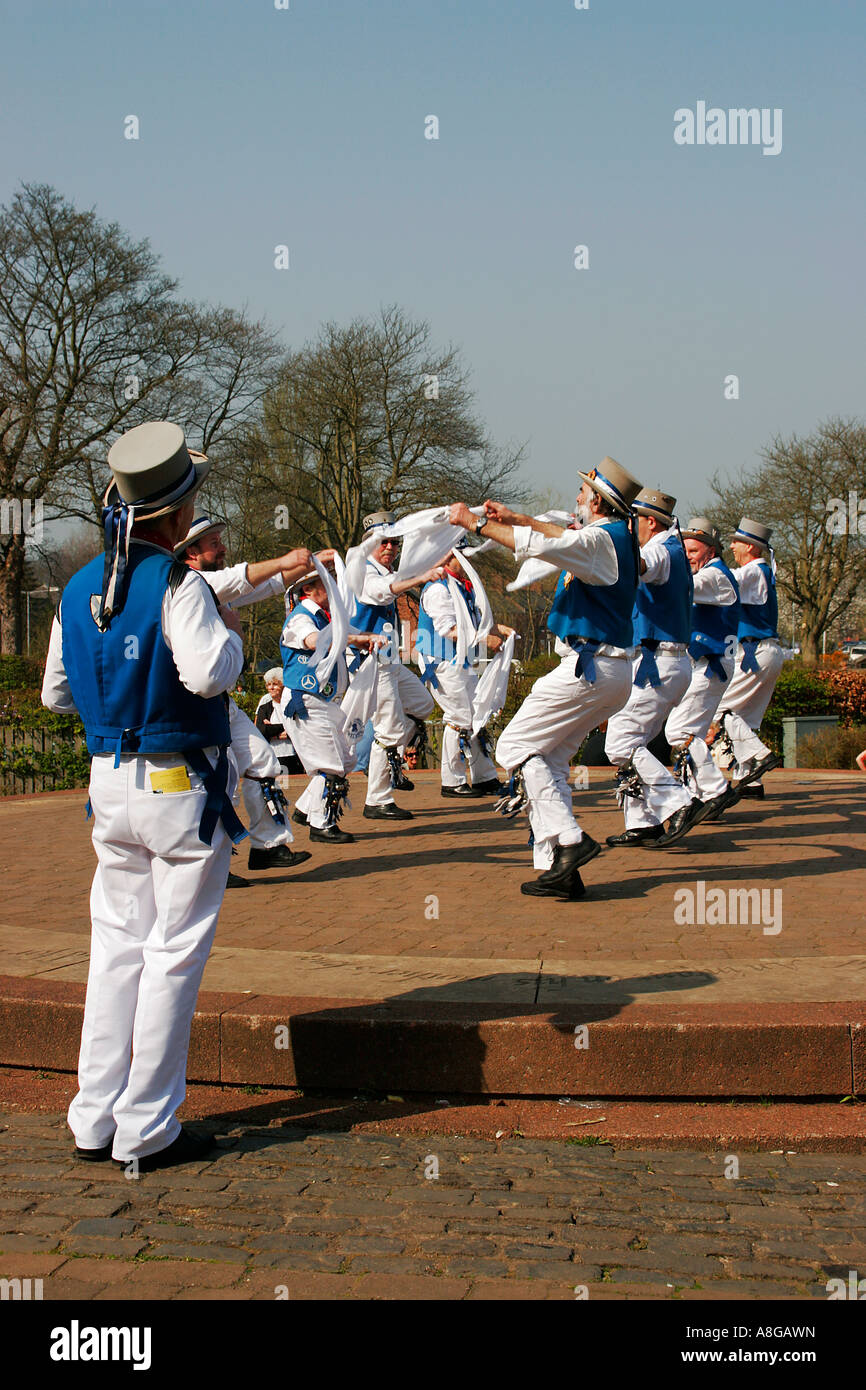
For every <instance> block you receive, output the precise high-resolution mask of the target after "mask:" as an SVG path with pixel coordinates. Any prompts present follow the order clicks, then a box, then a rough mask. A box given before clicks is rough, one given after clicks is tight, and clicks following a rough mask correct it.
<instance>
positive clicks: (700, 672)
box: [656, 516, 740, 848]
mask: <svg viewBox="0 0 866 1390" xmlns="http://www.w3.org/2000/svg"><path fill="white" fill-rule="evenodd" d="M683 540H684V542H685V547H686V554H687V555H688V557H689V564H690V566H691V570H692V578H693V582H694V595H693V603H692V624H691V626H692V632H691V638H690V640H689V656H690V658H691V667H692V674H691V680H690V681H689V685H688V689H687V690H686V693H685V694H684V695H683V697H682V699H681V700H680V702H679V704H678V705H677V706H676V708H675V709H673V710H672V711H671V713H670V714H669V715H668V718H667V722H666V724H665V738H666V739H667V741H668V743H669V744H670V746H671V750H672V752H673V755H674V772H675V774H676V776H677V777H679V779H680V781H681V782H682V784H683V787H684V788H685V790H686V791H687V792H688V793H689V794H690V795H691V796H692V797H693V799H695V800H696V801H697V802H698V803H699V804H698V805H697V806H692V808H691V812H690V824H691V825H697V824H698V822H699V821H702V820H705V819H706V817H707V816H709V815H711V814H712V813H713V812H714V811H722V810H724V809H725V807H726V806H727V805H730V804H731V803H732V801H733V798H734V793H733V791H731V790H729V788H728V784H727V782H726V781H725V779H724V777H723V776H722V774H721V772H720V771H719V769H718V768H717V767H716V764H715V763H714V762H713V758H712V755H711V753H710V750H709V748H708V747H707V744H706V737H707V734H708V732H709V728H710V724H711V723H712V720H713V715H714V714H715V712H716V709H717V707H718V704H719V700H720V698H721V697H722V695H723V694H724V691H725V687H726V686H727V684H728V681H729V680H730V678H731V672H732V671H733V669H734V651H735V649H736V645H737V625H738V623H739V619H740V594H739V589H738V588H737V581H736V580H735V579H734V576H733V575H732V573H731V571H730V570H729V569H728V566H727V565H726V564H725V562H724V560H723V559H722V545H721V537H720V535H719V533H718V531H717V529H716V528H715V526H713V524H712V522H711V521H710V520H709V519H708V518H707V517H705V516H695V517H692V519H691V520H690V522H689V524H688V526H687V527H686V529H685V530H684V531H683ZM656 845H659V846H661V847H662V848H664V836H662V837H661V838H660V839H659V840H657V841H656Z"/></svg>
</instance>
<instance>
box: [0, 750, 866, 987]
mask: <svg viewBox="0 0 866 1390" xmlns="http://www.w3.org/2000/svg"><path fill="white" fill-rule="evenodd" d="M857 776H858V774H854V775H852V774H845V773H835V774H833V773H819V772H806V771H791V772H775V773H773V774H771V776H770V777H768V779H767V788H768V792H767V797H766V799H765V800H764V801H762V802H752V803H749V802H741V803H739V804H738V805H737V806H736V807H734V808H733V809H732V810H731V812H730V813H729V814H728V815H726V816H725V817H724V819H723V820H722V821H720V822H719V823H718V824H715V825H702V826H700V827H699V828H697V829H696V830H695V831H694V832H693V833H692V834H691V835H689V836H687V837H686V839H685V840H683V841H682V843H681V845H678V846H675V847H673V848H672V849H671V851H670V852H668V853H665V854H654V853H650V852H648V851H635V850H633V849H631V850H624V849H619V850H610V851H608V850H605V852H604V854H603V855H602V856H601V857H600V858H598V859H596V860H594V861H593V863H592V864H591V865H589V866H588V867H587V869H586V871H585V874H584V878H585V881H586V883H587V886H588V889H589V893H588V896H587V898H586V899H585V900H584V901H582V902H581V903H579V904H562V903H553V904H551V903H550V902H547V901H545V902H544V903H543V904H542V905H541V906H539V901H538V899H534V898H527V897H522V896H521V894H520V883H521V882H522V881H523V880H525V879H527V878H531V877H533V873H534V871H533V870H532V867H531V856H530V853H529V851H528V849H527V845H526V841H527V834H528V830H527V824H526V821H525V818H524V817H522V816H521V817H520V818H518V820H516V821H505V820H503V819H502V818H501V817H500V816H497V815H495V814H494V812H493V809H492V800H484V801H478V802H472V801H470V802H468V803H466V804H461V803H457V802H454V801H443V800H442V799H441V797H440V795H439V781H438V774H437V773H435V772H433V771H427V772H421V773H418V774H417V776H416V778H415V780H416V781H417V789H416V791H415V792H414V793H404V794H403V795H402V796H401V797H398V800H401V801H402V802H403V803H404V804H405V805H406V806H407V807H409V808H411V809H412V811H413V813H414V815H415V820H414V821H413V822H411V823H406V824H402V823H401V824H400V825H398V826H397V827H396V828H395V827H392V826H390V825H382V826H378V825H374V824H373V823H372V822H370V821H365V820H363V818H362V816H361V811H362V806H363V799H364V784H363V779H362V778H360V777H358V776H355V775H354V774H353V777H352V779H351V781H352V792H351V795H352V802H353V806H352V809H351V811H349V812H348V813H347V815H346V819H345V827H346V829H348V830H350V831H352V833H353V834H355V835H356V836H357V839H356V842H355V843H354V844H352V845H346V846H342V847H336V848H335V847H332V846H324V845H321V844H309V841H308V836H307V832H306V831H305V830H303V829H301V828H300V827H295V830H296V832H297V844H298V847H300V848H304V849H306V848H308V847H309V848H310V849H311V850H312V851H313V858H312V859H311V860H310V861H309V862H308V863H307V864H305V865H304V866H303V868H302V869H300V870H295V871H292V872H285V871H280V870H269V871H267V872H265V873H258V872H253V873H250V874H249V875H248V877H249V879H250V882H251V884H252V887H251V889H250V890H247V891H241V890H238V891H235V892H230V893H228V894H227V895H226V898H225V901H224V903H223V907H222V911H221V914H220V923H219V931H218V934H217V946H218V947H219V948H232V949H236V950H237V949H242V950H255V951H264V952H269V951H292V952H331V953H335V954H337V955H340V956H343V957H345V956H352V955H361V956H377V957H381V956H387V957H400V958H406V959H407V963H408V964H411V960H412V958H417V957H424V958H427V959H429V958H430V957H436V956H439V957H448V958H454V957H458V958H459V957H468V958H471V959H473V960H476V961H477V960H483V959H489V960H505V959H514V958H519V959H529V960H534V959H536V958H543V959H545V960H551V961H555V960H557V959H559V960H561V959H578V958H581V959H584V958H586V959H599V960H604V959H609V958H614V959H617V960H626V959H628V960H631V961H632V962H633V964H634V966H635V969H634V971H633V972H632V973H633V974H635V975H636V976H640V974H641V970H640V967H641V965H642V964H646V962H647V961H650V960H662V959H664V960H669V961H675V962H682V963H683V964H688V963H690V962H692V961H695V960H698V959H700V960H708V959H711V960H712V961H714V962H715V963H717V964H722V963H724V962H741V961H750V962H753V963H755V964H757V961H758V960H760V959H764V958H770V959H772V960H781V959H784V958H787V957H792V956H793V957H796V958H797V959H798V961H802V960H803V959H804V958H815V959H819V958H822V957H826V956H834V957H845V956H849V955H857V954H862V953H863V952H864V925H863V914H862V912H861V911H860V905H861V903H862V897H863V878H862V870H863V848H862V830H863V820H862V815H863V806H864V803H863V795H862V786H863V782H862V778H861V780H860V781H857ZM295 780H296V781H297V786H293V787H292V788H291V798H292V799H294V798H295V797H296V796H297V795H298V794H299V793H300V791H301V789H302V787H303V785H304V784H305V783H304V780H303V779H301V778H298V779H295ZM84 800H85V793H84V792H83V791H82V792H73V793H57V794H49V795H45V796H35V797H29V798H27V799H26V800H15V801H10V800H9V799H8V798H4V799H0V827H2V831H3V833H4V835H5V837H6V839H7V841H8V843H9V844H10V845H12V844H14V847H15V852H14V856H13V857H12V860H11V862H10V864H9V866H8V869H7V872H6V873H5V875H4V884H3V888H4V905H3V911H2V914H0V924H2V923H6V924H8V926H9V927H10V928H14V929H15V931H16V932H18V933H19V936H18V938H17V942H18V947H19V949H20V951H27V950H28V949H29V940H30V938H29V936H28V933H30V932H32V931H33V930H34V929H38V930H40V931H43V930H44V931H51V932H57V933H58V934H59V936H60V937H61V938H62V941H61V942H60V943H59V944H58V947H57V949H56V950H55V951H54V952H53V953H50V952H49V953H47V956H48V957H50V958H46V960H45V961H42V962H40V961H33V960H32V959H29V958H28V962H27V965H26V967H22V966H21V965H20V964H18V965H16V964H15V962H14V960H12V956H14V954H15V952H14V950H13V944H14V943H10V944H9V945H8V946H7V948H6V955H7V956H8V957H9V959H7V960H6V963H5V965H4V966H3V967H2V968H0V973H4V971H5V972H6V973H12V974H19V973H25V974H40V973H42V972H43V971H45V970H47V971H49V972H50V975H49V978H53V979H61V980H63V979H76V980H78V979H84V978H86V952H87V941H88V938H89V932H90V920H89V913H88V901H89V891H90V881H91V878H92V876H93V866H94V859H93V850H92V847H91V844H90V834H91V829H92V826H91V825H89V824H88V822H87V821H86V819H85V817H84V810H83V807H84ZM575 810H576V813H577V815H578V816H579V818H580V820H581V822H582V823H583V824H585V826H586V829H587V830H588V831H589V833H590V834H592V835H593V836H594V837H595V838H596V839H598V840H600V841H602V842H603V841H604V837H605V836H606V835H609V834H612V833H617V832H618V831H620V830H621V829H622V816H621V814H620V813H619V812H618V811H617V809H616V803H615V801H614V798H613V794H612V772H611V770H610V769H609V768H607V769H592V771H591V772H590V787H589V789H588V790H586V791H579V792H577V793H576V794H575ZM47 843H50V845H51V854H50V856H49V857H48V858H46V854H45V846H46V844H47ZM246 859H247V851H246V848H244V847H243V846H242V847H241V850H240V853H239V855H238V857H237V858H236V859H235V860H234V861H233V867H234V868H235V869H236V871H237V872H238V873H241V874H244V873H245V872H246ZM698 880H703V881H705V882H706V883H707V885H708V887H712V888H722V889H725V890H728V889H729V888H742V887H758V888H761V889H766V890H775V889H782V890H783V892H784V914H783V929H782V931H781V932H780V933H779V934H778V935H769V936H768V935H766V934H765V933H764V932H763V929H762V927H760V926H756V925H740V926H732V925H727V926H713V925H700V924H695V925H679V924H678V923H677V922H676V921H675V920H674V908H675V899H674V894H675V893H676V891H677V890H678V889H681V888H683V887H687V888H690V889H692V890H694V889H695V885H696V882H697V881H698ZM431 894H433V895H435V896H436V898H437V899H438V909H437V910H438V917H436V918H435V920H434V919H431V917H430V908H429V895H431ZM503 903H507V912H503V910H502V907H503ZM383 904H386V905H387V910H386V911H383ZM612 909H613V910H612ZM76 935H77V936H79V937H80V950H79V952H78V954H77V957H76V959H74V960H73V955H74V954H75V953H74V952H72V951H71V949H70V944H71V945H74V944H75V937H76ZM64 952H65V953H66V954H64ZM799 968H802V967H799ZM240 974H241V972H240V970H239V969H237V970H236V971H235V975H234V983H233V985H231V986H226V985H225V984H224V983H218V984H217V983H214V982H211V983H208V977H207V976H206V978H205V988H227V987H232V988H247V987H248V986H249V987H252V988H256V989H258V988H260V986H259V985H257V984H253V983H251V981H249V980H247V981H244V982H241V979H240ZM421 983H423V981H421ZM269 990H270V992H282V993H291V992H293V990H292V989H276V988H275V987H274V986H273V985H271V986H270V987H269ZM266 992H267V991H266ZM357 997H367V998H369V997H378V996H372V995H370V993H369V991H367V992H366V993H362V994H359V995H358V996H357ZM790 997H792V998H796V997H800V996H799V995H797V994H793V995H791V996H790ZM816 997H819V998H840V997H844V998H851V997H855V998H856V997H859V996H858V994H857V993H856V992H853V994H852V992H848V993H846V994H844V995H840V994H837V993H831V994H829V995H828V994H823V995H818V996H816Z"/></svg>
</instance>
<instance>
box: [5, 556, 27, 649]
mask: <svg viewBox="0 0 866 1390" xmlns="http://www.w3.org/2000/svg"><path fill="white" fill-rule="evenodd" d="M23 587H24V538H23V536H12V537H11V538H10V540H9V543H8V545H6V546H4V548H3V554H2V557H0V652H2V653H3V655H4V656H20V655H21V590H22V589H23Z"/></svg>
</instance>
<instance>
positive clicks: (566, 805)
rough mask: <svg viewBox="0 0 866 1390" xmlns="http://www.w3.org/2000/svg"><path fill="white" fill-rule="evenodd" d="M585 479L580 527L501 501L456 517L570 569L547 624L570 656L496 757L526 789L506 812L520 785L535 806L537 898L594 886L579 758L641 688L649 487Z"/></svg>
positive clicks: (624, 480)
mask: <svg viewBox="0 0 866 1390" xmlns="http://www.w3.org/2000/svg"><path fill="white" fill-rule="evenodd" d="M579 477H580V478H581V480H582V484H581V488H580V492H579V493H578V495H577V504H576V512H577V515H578V517H579V519H580V522H581V523H582V525H581V529H580V530H566V529H564V528H563V527H561V526H558V525H556V523H554V522H540V521H538V520H536V519H534V518H532V517H528V516H523V515H521V514H519V513H516V512H513V511H510V510H509V508H507V507H504V506H502V504H501V503H499V502H486V503H485V513H486V515H485V517H483V518H482V519H481V520H480V521H479V520H478V519H477V518H476V517H475V516H474V515H473V514H472V512H470V511H469V509H468V507H466V506H465V505H464V504H463V503H462V502H460V503H455V504H454V506H452V508H451V516H450V520H451V523H452V525H455V526H464V527H465V528H466V530H467V531H472V530H474V531H475V532H476V534H478V535H481V536H484V537H485V538H488V537H489V539H491V540H494V541H497V542H498V543H499V544H500V545H504V546H506V547H507V548H508V549H509V550H513V551H514V554H515V557H516V558H517V559H518V560H521V561H523V560H526V559H528V558H529V557H530V556H539V557H541V558H542V559H544V560H547V561H549V562H550V563H552V564H555V565H560V566H562V569H563V573H562V575H561V576H560V581H559V584H558V586H557V590H556V594H555V596H554V600H553V608H552V610H551V614H550V617H549V619H548V627H549V628H550V630H551V631H552V632H553V633H554V634H555V636H556V639H557V640H556V651H557V653H558V655H559V656H561V658H562V660H561V662H560V665H559V666H558V667H557V669H556V670H554V671H551V672H550V673H549V674H548V675H546V676H542V677H541V679H540V680H537V681H536V682H535V684H534V685H533V687H532V690H531V691H530V693H529V695H528V696H527V697H526V699H525V700H524V702H523V704H522V705H521V706H520V709H519V710H518V711H517V713H516V714H515V716H514V718H513V719H512V720H511V722H510V723H509V724H508V725H507V726H506V728H505V729H504V730H503V732H502V734H501V735H500V737H499V740H498V743H497V745H496V758H497V761H498V762H499V763H500V764H501V765H502V766H503V767H505V768H507V769H508V770H509V772H510V773H511V774H512V783H513V785H514V787H515V799H514V800H513V801H512V803H511V805H510V806H509V807H508V808H507V809H508V810H509V811H511V812H512V813H513V812H514V811H515V810H516V809H519V807H520V804H521V803H520V801H519V800H517V799H516V798H517V797H519V796H520V795H521V792H520V789H519V786H518V779H519V781H521V782H522V787H523V792H524V793H525V798H526V800H527V801H528V804H529V823H530V826H531V829H532V836H533V863H534V866H535V868H536V869H541V870H543V872H542V873H541V874H540V875H539V877H538V878H537V879H534V880H532V881H531V882H529V883H524V884H522V885H521V892H522V893H526V894H528V895H530V896H532V897H554V898H564V899H574V898H577V897H580V896H582V894H583V892H584V891H585V890H584V886H583V882H582V879H581V877H580V867H581V865H583V864H585V863H587V862H588V861H589V860H590V859H593V858H595V856H596V855H597V854H599V853H600V852H601V846H600V845H599V844H597V843H596V841H595V840H594V839H593V838H592V836H590V835H588V834H587V833H586V831H584V830H582V829H581V827H580V826H579V825H578V823H577V821H576V820H575V818H574V814H573V811H572V798H571V787H570V785H569V781H568V768H569V763H570V761H571V759H572V758H573V757H574V755H575V753H576V752H577V751H578V749H579V747H580V745H581V743H582V742H583V740H584V739H585V738H586V736H587V734H589V733H590V732H591V731H592V730H593V729H595V728H597V727H598V725H599V724H601V723H602V722H603V721H604V720H605V719H609V718H610V717H611V715H612V714H615V713H616V711H617V710H618V709H621V708H622V706H623V705H624V704H625V703H626V701H627V700H628V697H629V693H630V691H631V677H632V655H633V650H634V641H633V628H632V609H633V608H634V600H635V593H636V591H637V582H638V564H639V561H638V540H637V534H636V532H634V531H633V530H632V522H633V518H632V514H631V505H632V503H633V502H634V500H635V497H636V496H637V494H638V493H639V492H640V488H641V485H640V483H639V482H638V481H637V480H636V479H635V478H633V477H632V476H631V474H630V473H628V472H627V471H626V469H624V468H623V467H622V465H621V464H619V463H617V462H616V460H615V459H612V458H604V459H602V461H601V463H600V464H599V466H598V468H594V469H593V470H592V471H591V472H590V473H579Z"/></svg>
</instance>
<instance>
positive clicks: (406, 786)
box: [394, 772, 415, 792]
mask: <svg viewBox="0 0 866 1390" xmlns="http://www.w3.org/2000/svg"><path fill="white" fill-rule="evenodd" d="M414 790H415V783H414V782H410V781H409V778H408V777H407V776H406V774H405V773H403V772H401V773H400V776H399V777H398V778H397V781H396V782H395V783H394V791H395V792H413V791H414Z"/></svg>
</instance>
